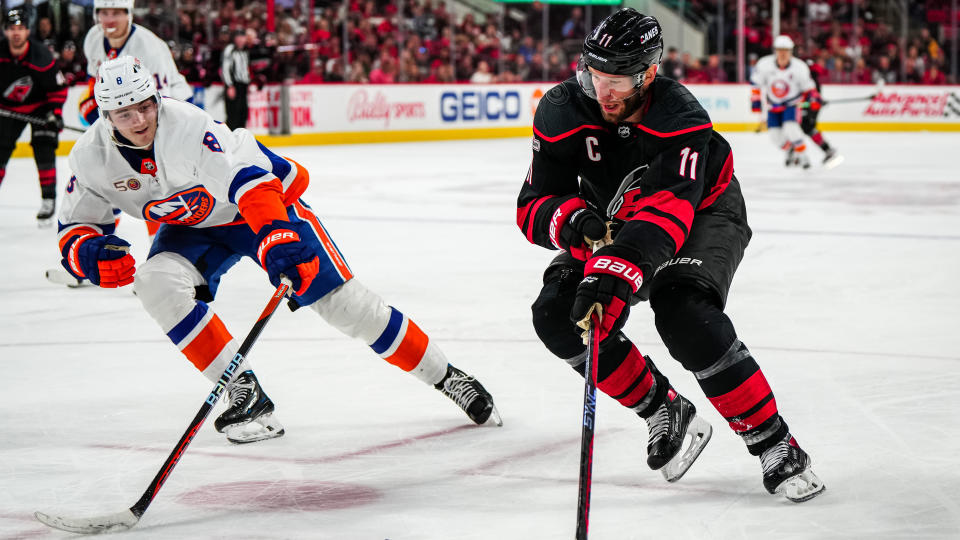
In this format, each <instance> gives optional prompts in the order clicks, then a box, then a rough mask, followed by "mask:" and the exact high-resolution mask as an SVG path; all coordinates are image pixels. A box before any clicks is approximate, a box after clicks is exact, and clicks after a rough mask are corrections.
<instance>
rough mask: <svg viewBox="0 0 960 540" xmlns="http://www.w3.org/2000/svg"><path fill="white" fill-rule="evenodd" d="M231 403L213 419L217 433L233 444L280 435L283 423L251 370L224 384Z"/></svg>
mask: <svg viewBox="0 0 960 540" xmlns="http://www.w3.org/2000/svg"><path fill="white" fill-rule="evenodd" d="M227 393H228V394H229V396H230V405H229V407H228V408H227V410H226V411H224V413H223V414H221V415H220V417H219V418H217V420H216V421H215V422H214V424H213V425H214V427H215V428H217V431H219V432H220V433H226V434H227V440H228V441H230V442H232V443H235V444H243V443H251V442H256V441H262V440H264V439H272V438H274V437H280V436H282V435H283V426H282V425H280V422H278V421H277V420H276V419H275V418H274V417H273V409H274V407H273V401H271V400H270V398H269V397H267V394H265V393H264V392H263V388H260V382H259V381H257V376H256V375H254V374H253V371H250V370H247V371H244V372H243V373H241V374H240V375H237V378H236V379H235V380H234V381H233V382H231V383H229V384H227Z"/></svg>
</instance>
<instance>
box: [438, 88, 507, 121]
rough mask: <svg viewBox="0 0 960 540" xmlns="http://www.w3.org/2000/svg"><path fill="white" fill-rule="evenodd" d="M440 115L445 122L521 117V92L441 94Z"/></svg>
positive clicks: (468, 91) (495, 91)
mask: <svg viewBox="0 0 960 540" xmlns="http://www.w3.org/2000/svg"><path fill="white" fill-rule="evenodd" d="M440 117H441V118H443V121H444V122H454V121H456V120H465V121H468V122H470V121H476V120H500V119H507V120H515V119H517V118H520V92H517V91H516V90H510V91H507V92H502V93H501V92H499V91H497V90H492V91H489V92H484V91H481V90H467V91H463V92H444V93H442V94H440Z"/></svg>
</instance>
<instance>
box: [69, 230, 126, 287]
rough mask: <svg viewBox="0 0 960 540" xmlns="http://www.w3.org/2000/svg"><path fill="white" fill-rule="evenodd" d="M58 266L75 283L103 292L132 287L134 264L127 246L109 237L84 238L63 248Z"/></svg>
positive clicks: (120, 239) (78, 238)
mask: <svg viewBox="0 0 960 540" xmlns="http://www.w3.org/2000/svg"><path fill="white" fill-rule="evenodd" d="M62 255H63V259H62V260H61V261H60V264H62V265H63V267H64V268H66V269H67V271H68V272H70V273H71V274H73V275H74V276H75V277H76V278H77V279H84V278H86V279H88V280H90V283H93V284H94V285H99V286H101V287H104V288H107V289H113V288H116V287H123V286H124V285H129V284H131V283H133V275H134V273H136V271H137V269H136V264H137V261H135V260H134V258H133V256H132V255H130V243H129V242H127V241H126V240H124V239H122V238H118V237H116V236H114V235H112V234H110V235H107V236H104V235H102V234H85V235H80V236H78V237H76V238H74V239H73V240H72V241H70V242H69V243H67V244H66V245H65V246H64V248H63V252H62Z"/></svg>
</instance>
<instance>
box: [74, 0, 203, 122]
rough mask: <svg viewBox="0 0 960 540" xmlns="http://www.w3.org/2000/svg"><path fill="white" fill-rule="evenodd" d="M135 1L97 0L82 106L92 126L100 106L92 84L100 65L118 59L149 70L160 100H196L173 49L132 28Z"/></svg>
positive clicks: (86, 51) (88, 42)
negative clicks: (87, 87) (125, 58)
mask: <svg viewBox="0 0 960 540" xmlns="http://www.w3.org/2000/svg"><path fill="white" fill-rule="evenodd" d="M133 4H134V0H94V2H93V13H94V16H95V17H96V19H97V24H95V25H94V26H93V27H92V28H90V30H89V31H88V32H87V37H86V38H84V40H83V53H84V54H85V55H86V57H87V74H88V75H90V78H91V86H90V89H91V92H90V96H89V98H88V101H85V102H83V103H81V104H80V112H81V114H82V115H83V116H84V118H85V119H87V121H88V122H89V123H91V124H92V123H93V121H94V120H96V115H97V106H96V101H95V100H94V99H93V92H92V90H93V85H92V81H93V79H94V78H96V76H97V70H98V69H99V68H100V64H102V63H104V62H106V61H107V60H112V59H114V58H117V57H118V56H124V55H129V56H133V57H136V58H139V59H140V61H142V62H143V64H144V65H146V66H150V68H151V69H152V70H153V73H154V77H155V79H154V82H155V83H156V85H157V91H159V92H160V95H161V96H164V97H172V98H175V99H179V100H181V101H188V100H190V99H191V98H192V97H193V88H191V86H190V84H188V83H187V80H186V79H185V78H184V77H183V75H181V74H180V72H179V70H177V65H176V63H175V62H174V61H173V55H172V54H171V53H170V48H169V47H167V44H166V43H164V42H163V40H162V39H160V38H159V37H157V35H156V34H154V33H153V32H151V31H150V30H147V29H146V28H144V27H142V26H138V25H136V24H133Z"/></svg>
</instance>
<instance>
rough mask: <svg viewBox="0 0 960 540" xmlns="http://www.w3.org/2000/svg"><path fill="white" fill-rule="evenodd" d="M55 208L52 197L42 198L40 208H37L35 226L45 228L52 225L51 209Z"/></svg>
mask: <svg viewBox="0 0 960 540" xmlns="http://www.w3.org/2000/svg"><path fill="white" fill-rule="evenodd" d="M55 208H56V204H55V201H54V199H43V200H42V201H41V202H40V210H37V226H38V227H40V228H41V229H46V228H47V227H50V226H51V225H53V211H54V209H55Z"/></svg>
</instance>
